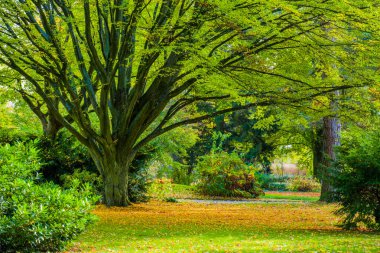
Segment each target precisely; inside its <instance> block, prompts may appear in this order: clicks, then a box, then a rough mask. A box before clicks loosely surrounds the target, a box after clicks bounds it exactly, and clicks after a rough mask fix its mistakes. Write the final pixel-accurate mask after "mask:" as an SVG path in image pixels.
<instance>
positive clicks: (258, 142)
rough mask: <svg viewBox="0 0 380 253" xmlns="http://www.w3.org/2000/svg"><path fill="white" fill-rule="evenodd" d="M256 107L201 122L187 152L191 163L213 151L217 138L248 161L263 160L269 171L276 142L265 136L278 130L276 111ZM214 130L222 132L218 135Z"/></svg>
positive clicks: (223, 147) (225, 147)
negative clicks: (195, 141) (272, 142)
mask: <svg viewBox="0 0 380 253" xmlns="http://www.w3.org/2000/svg"><path fill="white" fill-rule="evenodd" d="M256 109H257V110H245V111H236V112H233V113H231V114H226V115H220V116H217V117H216V118H214V119H213V120H212V121H209V122H208V124H200V125H199V127H198V128H199V129H200V137H199V141H198V142H197V143H196V144H195V145H194V146H193V147H192V148H191V149H189V152H188V153H189V160H190V161H189V162H190V165H194V164H195V163H196V160H197V158H198V157H199V156H202V155H205V154H208V153H210V152H212V148H213V145H214V142H217V143H216V145H217V146H220V148H221V149H222V150H224V151H225V152H228V153H233V152H236V153H238V154H239V155H240V156H241V158H242V159H243V160H244V161H245V162H246V163H256V164H260V165H262V167H263V168H264V170H265V171H266V172H269V170H270V161H269V158H268V156H269V155H270V154H271V152H272V151H273V149H274V146H272V145H271V144H269V143H268V142H267V140H266V137H267V136H268V135H270V134H273V133H274V132H276V131H277V128H278V126H277V125H276V122H275V121H276V119H275V111H273V110H263V108H256ZM215 132H218V133H220V134H221V135H217V136H215V134H214V133H215ZM214 138H217V140H215V139H214Z"/></svg>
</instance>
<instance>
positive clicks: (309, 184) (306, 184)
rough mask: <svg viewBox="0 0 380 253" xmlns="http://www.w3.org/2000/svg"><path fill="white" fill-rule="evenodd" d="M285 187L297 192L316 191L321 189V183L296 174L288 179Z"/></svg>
mask: <svg viewBox="0 0 380 253" xmlns="http://www.w3.org/2000/svg"><path fill="white" fill-rule="evenodd" d="M287 189H288V190H289V191H297V192H316V191H320V190H321V184H320V183H318V182H317V181H315V180H314V179H312V178H307V177H301V176H297V177H294V178H292V179H289V181H288V184H287Z"/></svg>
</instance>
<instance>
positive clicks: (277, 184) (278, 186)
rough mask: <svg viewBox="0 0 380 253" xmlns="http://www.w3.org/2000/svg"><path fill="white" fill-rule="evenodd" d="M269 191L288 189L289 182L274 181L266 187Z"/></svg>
mask: <svg viewBox="0 0 380 253" xmlns="http://www.w3.org/2000/svg"><path fill="white" fill-rule="evenodd" d="M265 189H266V190H268V191H287V190H288V183H285V182H272V183H269V184H268V186H267V187H266V188H265Z"/></svg>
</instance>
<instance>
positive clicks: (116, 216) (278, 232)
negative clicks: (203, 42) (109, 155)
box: [70, 201, 380, 252]
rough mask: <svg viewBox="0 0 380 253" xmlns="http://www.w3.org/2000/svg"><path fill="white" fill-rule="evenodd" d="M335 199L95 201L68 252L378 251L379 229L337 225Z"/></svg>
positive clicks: (379, 245)
mask: <svg viewBox="0 0 380 253" xmlns="http://www.w3.org/2000/svg"><path fill="white" fill-rule="evenodd" d="M334 209H335V206H334V205H323V204H319V203H310V202H309V203H297V204H237V205H228V204H195V203H166V202H159V201H152V202H149V203H144V204H136V205H133V206H131V207H127V208H110V209H108V208H106V207H103V206H99V207H97V209H96V210H95V211H94V213H95V214H96V215H97V216H99V221H98V222H97V223H96V224H94V225H92V226H91V227H90V228H89V229H88V230H87V232H85V233H84V234H82V235H81V236H80V237H79V238H78V239H77V241H76V242H75V243H74V245H73V246H72V247H71V250H70V251H71V252H74V251H82V252H379V249H380V236H379V235H380V234H379V233H370V232H363V231H362V232H360V231H352V232H347V231H342V230H340V229H339V228H337V227H335V226H334V225H335V224H336V223H337V222H338V218H337V217H336V216H334V215H333V214H332V212H333V210H334Z"/></svg>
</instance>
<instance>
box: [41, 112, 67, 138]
mask: <svg viewBox="0 0 380 253" xmlns="http://www.w3.org/2000/svg"><path fill="white" fill-rule="evenodd" d="M41 123H42V129H43V133H44V136H45V137H46V138H48V139H49V140H55V138H56V137H57V134H58V132H59V130H61V129H62V128H63V126H62V124H61V123H59V122H58V121H57V120H56V119H55V118H54V117H53V116H51V115H49V116H48V117H46V120H41Z"/></svg>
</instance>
